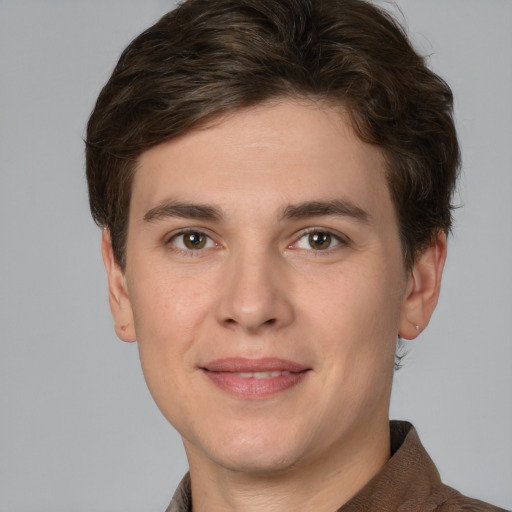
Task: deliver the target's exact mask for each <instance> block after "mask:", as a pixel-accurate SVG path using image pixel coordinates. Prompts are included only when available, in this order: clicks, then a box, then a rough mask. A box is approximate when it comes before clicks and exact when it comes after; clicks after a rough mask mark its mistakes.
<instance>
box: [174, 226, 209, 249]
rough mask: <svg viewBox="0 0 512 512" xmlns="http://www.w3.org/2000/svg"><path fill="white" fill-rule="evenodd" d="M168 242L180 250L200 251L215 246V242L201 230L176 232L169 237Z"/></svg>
mask: <svg viewBox="0 0 512 512" xmlns="http://www.w3.org/2000/svg"><path fill="white" fill-rule="evenodd" d="M169 243H170V244H171V245H173V246H174V247H175V248H177V249H180V250H182V251H200V250H201V249H210V248H213V247H215V242H214V241H213V240H212V239H211V238H210V237H209V236H208V235H206V234H205V233H203V232H201V231H185V232H181V233H178V234H177V235H174V236H173V237H172V238H171V240H170V241H169Z"/></svg>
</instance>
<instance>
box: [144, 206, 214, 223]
mask: <svg viewBox="0 0 512 512" xmlns="http://www.w3.org/2000/svg"><path fill="white" fill-rule="evenodd" d="M169 217H179V218H183V219H201V220H212V221H215V220H220V219H221V218H222V217H223V215H222V212H221V210H220V209H219V208H216V207H215V206H209V205H206V204H195V203H183V202H180V201H166V202H164V203H161V204H159V205H158V206H155V207H154V208H151V210H148V211H147V212H146V213H145V214H144V217H143V220H144V221H146V222H154V221H158V220H164V219H166V218H169Z"/></svg>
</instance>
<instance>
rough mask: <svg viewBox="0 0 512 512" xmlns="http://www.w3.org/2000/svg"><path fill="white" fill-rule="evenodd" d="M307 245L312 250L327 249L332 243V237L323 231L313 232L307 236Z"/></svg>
mask: <svg viewBox="0 0 512 512" xmlns="http://www.w3.org/2000/svg"><path fill="white" fill-rule="evenodd" d="M308 243H309V245H310V247H311V248H312V249H317V250H320V251H321V250H325V249H329V247H330V246H331V243H332V235H331V234H330V233H326V232H324V231H315V232H314V233H310V234H309V235H308Z"/></svg>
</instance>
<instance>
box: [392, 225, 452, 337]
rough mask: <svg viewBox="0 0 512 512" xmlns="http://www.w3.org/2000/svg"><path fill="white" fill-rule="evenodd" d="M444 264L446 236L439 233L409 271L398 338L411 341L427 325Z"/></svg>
mask: <svg viewBox="0 0 512 512" xmlns="http://www.w3.org/2000/svg"><path fill="white" fill-rule="evenodd" d="M445 261H446V234H445V233H444V232H439V233H438V234H437V237H436V239H435V241H434V242H433V243H432V244H431V245H429V246H428V247H427V248H426V249H425V250H424V251H423V252H422V253H421V254H420V255H419V256H418V258H417V259H416V261H415V263H414V266H413V268H412V270H411V273H410V276H409V282H408V284H407V291H406V297H405V301H404V303H403V305H402V313H401V316H400V325H399V331H398V334H399V336H401V337H402V338H405V339H408V340H411V339H414V338H416V337H417V336H418V334H420V332H422V331H423V330H424V329H425V327H426V326H427V325H428V323H429V321H430V318H431V316H432V313H433V312H434V309H435V307H436V305H437V300H438V298H439V292H440V290H441V278H442V275H443V268H444V263H445Z"/></svg>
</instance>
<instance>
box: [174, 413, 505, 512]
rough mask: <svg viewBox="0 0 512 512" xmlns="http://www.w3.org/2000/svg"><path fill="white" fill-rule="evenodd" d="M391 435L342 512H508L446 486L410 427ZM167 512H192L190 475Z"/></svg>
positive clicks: (396, 425) (397, 427) (399, 424)
mask: <svg viewBox="0 0 512 512" xmlns="http://www.w3.org/2000/svg"><path fill="white" fill-rule="evenodd" d="M390 433H391V453H392V456H391V458H390V459H389V460H388V462H387V463H386V464H385V465H384V466H383V468H382V469H381V470H380V471H379V473H377V475H375V477H374V478H372V480H370V481H369V482H368V483H367V484H366V485H365V486H364V487H363V489H361V491H360V492H358V493H357V494H356V496H354V497H353V498H352V499H351V500H350V501H349V502H348V503H346V504H345V505H343V506H342V507H341V508H340V509H339V510H338V512H369V511H378V512H500V511H501V512H506V510H505V509H502V508H498V507H494V506H492V505H489V504H487V503H484V502H483V501H479V500H475V499H472V498H468V497H466V496H463V495H462V494H460V493H459V492H457V491H456V490H455V489H452V488H451V487H448V486H447V485H444V484H443V483H442V482H441V478H440V476H439V473H438V471H437V469H436V467H435V465H434V463H433V462H432V459H431V458H430V457H429V456H428V454H427V452H426V451H425V448H423V446H422V444H421V442H420V439H419V437H418V434H417V433H416V430H415V429H414V427H413V426H412V425H411V424H410V423H408V422H406V421H391V422H390ZM166 512H192V496H191V487H190V477H189V475H188V473H187V475H185V477H184V478H183V480H182V481H181V483H180V485H179V486H178V488H177V489H176V492H175V493H174V496H173V498H172V501H171V504H170V505H169V507H168V508H167V510H166ZM212 512H215V511H212Z"/></svg>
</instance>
